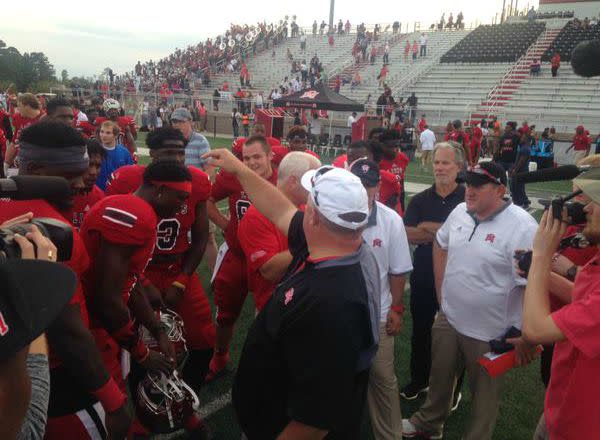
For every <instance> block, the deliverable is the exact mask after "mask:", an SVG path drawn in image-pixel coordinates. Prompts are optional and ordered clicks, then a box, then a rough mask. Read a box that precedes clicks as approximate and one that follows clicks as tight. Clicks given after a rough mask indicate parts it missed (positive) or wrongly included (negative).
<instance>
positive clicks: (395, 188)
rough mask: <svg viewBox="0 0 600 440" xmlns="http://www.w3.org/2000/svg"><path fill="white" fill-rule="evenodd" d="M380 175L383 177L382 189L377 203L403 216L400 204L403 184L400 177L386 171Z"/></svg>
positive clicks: (380, 172)
mask: <svg viewBox="0 0 600 440" xmlns="http://www.w3.org/2000/svg"><path fill="white" fill-rule="evenodd" d="M379 175H380V176H381V188H380V189H379V196H378V198H377V201H379V202H381V203H383V204H384V205H386V206H387V207H389V208H392V209H393V210H394V211H396V212H397V213H398V214H400V215H402V214H403V212H402V205H401V204H400V198H401V196H402V184H401V183H400V180H399V177H398V176H397V175H395V174H393V173H391V172H389V171H385V170H382V171H379Z"/></svg>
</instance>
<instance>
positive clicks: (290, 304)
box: [232, 212, 379, 440]
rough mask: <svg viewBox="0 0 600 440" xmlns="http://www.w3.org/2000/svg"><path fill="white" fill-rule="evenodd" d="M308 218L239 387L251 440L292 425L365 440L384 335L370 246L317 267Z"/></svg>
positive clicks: (251, 335)
mask: <svg viewBox="0 0 600 440" xmlns="http://www.w3.org/2000/svg"><path fill="white" fill-rule="evenodd" d="M303 216H304V214H303V213H301V212H298V213H297V214H296V215H295V216H294V218H293V220H292V222H291V223H290V229H289V232H288V242H289V248H290V251H291V252H292V255H293V256H294V260H293V262H292V265H291V269H290V271H289V272H288V274H287V275H286V276H285V277H284V279H283V281H282V282H281V283H280V284H279V285H278V286H277V288H276V290H275V292H274V293H273V296H272V297H271V299H270V300H269V302H268V303H267V305H266V306H265V307H264V309H263V310H262V311H261V312H260V313H259V315H258V316H257V317H256V320H255V321H254V323H253V325H252V327H251V328H250V330H249V332H248V336H247V338H246V342H245V345H244V349H243V351H242V356H241V359H240V362H239V366H238V370H237V374H236V377H235V381H234V385H233V396H232V397H233V405H234V408H235V411H236V414H237V417H238V421H239V423H240V426H241V428H242V431H243V432H244V433H245V434H246V436H247V437H248V439H249V440H270V439H275V438H276V437H277V436H278V435H279V434H280V433H281V431H283V429H284V428H285V427H286V426H287V424H288V423H289V422H290V421H291V420H295V421H297V422H300V423H303V424H306V425H310V426H314V427H317V428H321V429H325V430H328V431H330V432H329V434H328V435H327V437H326V438H327V439H344V440H348V439H351V438H358V435H359V434H358V429H359V428H358V427H359V426H360V420H361V413H362V409H363V405H364V402H365V396H366V386H367V381H368V372H369V367H370V363H371V360H372V357H373V356H374V354H375V352H376V351H377V341H376V338H375V336H374V330H375V331H378V329H377V327H376V325H377V324H376V322H377V321H378V319H377V316H378V315H376V311H375V310H373V309H372V307H371V306H372V303H371V295H370V294H369V292H368V289H370V288H371V287H372V286H371V287H368V285H369V283H370V282H371V280H370V278H371V277H370V276H365V275H364V272H363V271H364V269H363V267H362V266H361V260H362V259H364V257H363V256H362V254H363V250H364V248H366V246H362V248H361V251H359V252H357V253H355V254H352V255H350V256H345V257H341V258H335V259H327V260H320V261H311V260H310V259H309V258H308V248H307V246H306V239H305V235H304V230H303V227H302V220H303ZM367 251H368V252H370V249H367ZM370 256H371V257H372V254H370ZM367 259H368V256H367ZM373 262H374V264H376V263H375V260H374V257H373ZM375 275H377V276H378V273H376V274H375ZM375 275H373V276H375ZM377 295H379V292H377ZM373 320H374V322H375V324H374V323H373Z"/></svg>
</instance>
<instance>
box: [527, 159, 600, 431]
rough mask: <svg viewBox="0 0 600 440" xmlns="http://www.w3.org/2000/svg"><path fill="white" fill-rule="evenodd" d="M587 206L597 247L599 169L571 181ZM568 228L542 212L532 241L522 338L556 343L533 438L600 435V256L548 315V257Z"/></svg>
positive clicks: (587, 230)
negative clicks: (562, 303) (568, 299)
mask: <svg viewBox="0 0 600 440" xmlns="http://www.w3.org/2000/svg"><path fill="white" fill-rule="evenodd" d="M573 183H574V184H575V185H577V187H579V188H580V189H581V190H582V191H583V193H584V194H585V195H586V196H588V197H589V198H590V199H591V201H590V202H589V203H588V204H587V205H586V206H585V209H584V210H585V213H586V218H587V224H586V226H585V228H584V230H583V234H584V235H585V237H586V238H587V240H588V241H589V242H590V244H592V245H595V246H596V248H597V249H598V248H599V247H600V168H594V169H592V170H591V171H588V172H587V173H585V174H584V175H582V176H580V177H578V178H577V179H575V180H574V181H573ZM565 229H566V223H565V222H564V221H562V220H561V219H556V218H554V216H553V215H552V214H551V213H550V212H549V211H546V212H545V213H544V215H543V216H542V219H541V221H540V225H539V228H538V231H537V233H536V236H535V239H534V242H533V256H532V264H531V268H530V270H529V277H528V283H527V289H526V290H525V302H524V306H523V336H524V337H525V339H526V340H528V341H529V342H531V343H536V344H551V343H556V346H555V349H554V358H553V361H552V377H551V379H550V384H549V386H548V391H547V393H546V402H545V405H544V415H543V416H542V417H541V419H540V422H539V424H538V427H537V430H536V433H535V434H534V438H535V439H536V440H546V439H550V438H552V439H561V440H571V439H581V438H590V435H592V436H594V435H595V434H593V433H598V432H600V418H599V417H598V406H597V404H598V394H599V393H600V381H598V371H600V343H599V341H600V252H599V251H597V252H596V255H595V256H594V258H592V259H591V260H590V261H589V262H588V263H587V264H586V265H585V266H584V267H582V268H581V269H580V270H579V271H578V272H577V276H576V277H575V283H574V285H573V289H572V293H571V303H570V304H567V305H565V306H564V307H562V308H561V309H560V310H558V311H555V312H551V308H550V298H549V295H548V293H547V292H548V290H549V285H550V279H551V277H550V276H549V274H550V273H551V270H552V258H553V256H554V254H555V252H556V249H557V247H558V245H559V242H560V238H561V236H562V235H563V234H564V232H565Z"/></svg>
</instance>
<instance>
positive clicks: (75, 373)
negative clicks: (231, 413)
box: [0, 121, 130, 440]
mask: <svg viewBox="0 0 600 440" xmlns="http://www.w3.org/2000/svg"><path fill="white" fill-rule="evenodd" d="M20 139H21V141H20V142H21V143H20V148H19V167H20V168H19V174H20V175H38V176H55V177H64V178H65V179H67V181H68V182H69V184H70V186H71V189H72V192H73V194H77V193H79V192H80V191H81V190H82V189H83V188H84V184H83V179H82V176H83V174H84V173H85V172H86V170H87V169H88V156H87V152H86V146H85V140H84V139H83V138H82V137H81V135H80V134H79V133H78V132H77V131H76V130H75V129H74V128H72V127H70V126H67V125H66V124H63V123H60V122H56V121H41V122H38V123H36V124H33V125H31V126H30V127H28V128H27V129H25V130H24V131H23V133H22V134H21V138H20ZM71 203H72V200H66V201H64V203H63V204H61V206H53V205H51V204H50V203H48V202H47V201H45V200H39V199H38V200H27V201H14V200H5V199H3V200H0V221H6V220H7V219H10V218H13V217H15V216H19V215H23V214H27V213H29V212H30V213H31V214H32V216H35V217H48V218H52V219H55V220H58V221H59V222H63V223H64V224H65V225H69V222H68V221H67V220H66V219H65V217H64V216H63V213H64V212H65V209H68V208H69V206H68V205H70V204H71ZM29 218H31V217H29ZM72 237H73V240H72V244H71V249H70V259H68V260H66V261H64V262H63V263H64V264H65V265H66V266H67V267H69V268H70V269H72V270H73V271H74V272H75V274H76V275H77V277H78V283H77V289H76V291H75V294H74V295H72V296H71V298H70V301H69V303H68V305H67V306H66V307H64V308H63V310H62V311H61V313H60V315H59V316H58V318H57V319H56V320H55V321H54V322H53V323H52V325H51V326H50V327H49V328H48V332H47V336H48V345H49V354H50V356H49V359H50V376H51V383H52V386H51V389H50V403H49V407H48V425H47V427H46V439H49V440H52V439H64V438H65V437H66V436H69V438H71V439H78V438H80V437H83V438H86V437H85V436H91V435H92V434H88V432H89V431H93V432H94V435H96V433H97V432H104V431H105V429H106V430H107V431H108V432H109V435H110V436H112V437H113V438H124V437H125V436H126V435H127V430H128V427H129V424H130V417H129V415H128V413H127V410H126V401H127V396H126V395H125V394H124V393H122V392H121V391H120V390H119V389H118V386H117V384H116V383H115V381H114V380H113V379H112V378H111V377H110V375H109V374H108V372H107V371H106V369H105V368H104V365H103V362H102V357H101V353H100V350H99V349H98V347H97V346H96V344H95V341H94V338H93V336H92V334H91V333H90V330H89V328H88V326H89V320H88V313H87V307H86V302H85V298H84V296H83V291H82V288H81V283H80V280H81V275H82V273H83V272H84V270H85V269H86V268H87V265H88V262H89V259H88V254H87V251H86V249H85V247H84V244H83V241H82V240H81V238H80V236H79V234H78V233H77V232H76V231H74V230H73V231H72ZM51 284H52V283H50V282H49V283H47V286H46V287H49V286H50V285H51ZM104 414H105V416H104ZM102 419H105V420H104V425H105V426H106V428H104V426H103V423H102ZM84 420H91V421H96V422H95V423H94V422H91V423H90V424H89V425H85V424H84ZM78 433H79V434H78Z"/></svg>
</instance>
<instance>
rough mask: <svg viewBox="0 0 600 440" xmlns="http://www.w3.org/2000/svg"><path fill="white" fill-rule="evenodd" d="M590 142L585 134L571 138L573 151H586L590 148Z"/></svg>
mask: <svg viewBox="0 0 600 440" xmlns="http://www.w3.org/2000/svg"><path fill="white" fill-rule="evenodd" d="M591 142H592V140H591V139H590V137H589V136H588V135H587V134H585V133H584V134H576V135H575V137H573V150H575V151H586V150H587V149H588V148H589V147H590V143H591Z"/></svg>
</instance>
